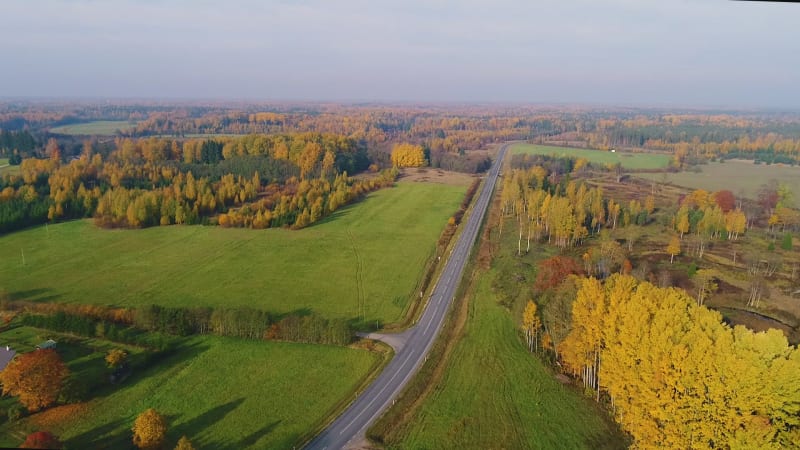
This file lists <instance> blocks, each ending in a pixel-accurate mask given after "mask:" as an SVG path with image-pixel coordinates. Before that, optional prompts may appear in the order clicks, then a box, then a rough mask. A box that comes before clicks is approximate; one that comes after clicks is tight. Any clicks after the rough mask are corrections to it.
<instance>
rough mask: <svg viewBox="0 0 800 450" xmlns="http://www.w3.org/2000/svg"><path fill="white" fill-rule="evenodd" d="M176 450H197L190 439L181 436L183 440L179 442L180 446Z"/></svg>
mask: <svg viewBox="0 0 800 450" xmlns="http://www.w3.org/2000/svg"><path fill="white" fill-rule="evenodd" d="M175 450H195V448H194V445H192V441H190V440H189V438H187V437H186V436H181V438H180V439H179V440H178V445H176V446H175Z"/></svg>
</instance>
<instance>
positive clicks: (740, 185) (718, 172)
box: [637, 161, 800, 199]
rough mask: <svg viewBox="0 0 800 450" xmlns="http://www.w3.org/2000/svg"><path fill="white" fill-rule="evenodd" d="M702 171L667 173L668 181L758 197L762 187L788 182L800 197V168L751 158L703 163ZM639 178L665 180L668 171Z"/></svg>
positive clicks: (679, 184)
mask: <svg viewBox="0 0 800 450" xmlns="http://www.w3.org/2000/svg"><path fill="white" fill-rule="evenodd" d="M700 170H702V172H700V173H695V172H679V173H668V174H666V181H667V182H668V183H672V184H675V185H678V186H684V187H688V188H692V189H705V190H707V191H719V190H722V189H728V190H730V191H732V192H733V193H734V194H735V195H738V196H742V195H743V196H744V197H745V198H756V197H757V195H758V189H759V187H760V186H761V185H762V184H764V183H767V182H768V181H770V180H777V181H778V182H781V183H786V184H788V185H789V186H790V187H791V189H792V191H793V192H794V194H795V199H798V198H800V167H791V166H785V165H782V164H770V165H767V164H753V163H752V162H751V161H726V162H724V163H720V162H712V163H708V164H704V165H702V166H700ZM637 176H638V177H641V178H645V179H648V180H656V181H659V182H660V181H662V180H664V179H665V174H660V173H642V174H637Z"/></svg>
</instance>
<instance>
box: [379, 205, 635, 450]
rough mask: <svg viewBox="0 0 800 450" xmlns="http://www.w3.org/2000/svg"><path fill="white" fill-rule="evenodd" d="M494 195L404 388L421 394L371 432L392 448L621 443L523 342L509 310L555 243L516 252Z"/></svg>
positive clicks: (604, 418)
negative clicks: (466, 268) (476, 243)
mask: <svg viewBox="0 0 800 450" xmlns="http://www.w3.org/2000/svg"><path fill="white" fill-rule="evenodd" d="M498 198H499V196H498V195H495V199H494V201H493V203H492V207H491V209H490V211H489V213H488V214H487V217H488V218H487V221H488V224H489V225H486V226H488V227H489V228H488V229H485V230H484V233H483V236H484V237H483V238H482V239H483V240H482V243H481V245H480V249H478V248H476V249H475V252H476V255H474V256H473V259H474V260H475V259H477V263H476V262H472V263H470V268H471V269H474V272H473V276H472V277H470V276H469V275H465V284H467V285H468V287H467V289H466V293H465V294H464V296H463V298H461V299H460V300H458V301H457V302H456V303H454V305H455V306H454V311H453V312H451V314H450V317H449V318H448V322H447V325H446V327H445V330H444V332H443V333H442V335H440V340H438V341H437V343H436V344H435V345H434V350H433V351H434V353H433V354H432V356H431V359H430V361H429V362H428V363H427V364H426V365H425V366H423V368H422V369H421V373H424V374H425V378H424V379H423V378H416V379H415V380H413V381H412V385H410V387H409V389H412V390H414V393H417V394H418V395H421V396H420V397H419V398H414V399H407V398H404V397H406V396H408V395H409V394H408V392H406V393H404V394H403V396H402V397H401V398H400V399H399V400H398V405H401V406H402V407H403V411H399V410H397V409H396V408H395V409H392V410H390V411H389V412H388V413H387V414H386V416H385V417H382V418H381V419H380V420H379V422H378V423H377V424H376V425H375V426H374V427H373V428H372V429H371V430H370V432H371V436H373V437H375V438H378V439H382V440H383V441H384V443H385V444H386V447H387V448H390V449H395V448H396V449H404V448H426V449H438V448H442V449H445V448H447V449H449V448H463V449H478V448H520V449H522V448H592V449H596V448H615V449H616V448H625V447H626V445H627V440H626V439H625V437H624V436H623V434H622V433H621V432H620V431H619V429H618V428H617V427H616V425H614V423H613V421H611V419H610V418H609V417H608V415H607V413H606V412H604V411H603V410H602V408H601V407H599V406H598V405H597V404H595V403H594V402H592V401H591V400H589V399H588V398H585V397H583V395H582V394H581V393H580V392H579V391H578V390H577V389H574V388H572V387H570V386H567V385H563V384H561V382H559V381H558V380H557V378H556V376H555V374H554V373H553V372H552V371H551V370H550V369H548V368H547V367H546V366H545V364H544V363H542V362H541V361H540V360H539V359H538V358H537V357H535V356H534V355H531V354H530V353H529V352H528V351H527V350H526V349H525V346H524V344H523V342H522V339H521V337H520V336H519V333H518V332H517V329H518V326H517V323H516V321H515V319H514V317H515V315H514V314H516V313H512V311H515V310H517V309H519V306H524V302H522V301H520V300H521V299H526V298H528V297H527V296H528V295H529V292H527V289H525V286H529V285H530V283H532V282H533V276H534V269H533V264H534V262H535V261H537V260H539V259H542V258H546V257H548V256H551V255H552V254H553V252H554V250H552V248H550V247H545V246H536V247H534V249H533V250H532V251H531V252H530V253H529V254H527V255H525V256H523V257H517V256H515V254H514V253H515V252H516V242H515V241H516V237H515V233H514V232H513V231H512V232H505V233H503V234H502V236H499V233H498V227H497V223H498V222H497V220H498V211H499V206H498V205H499V204H498V202H497V199H498ZM507 225H508V224H507ZM501 238H502V239H501ZM520 276H522V277H523V278H522V280H523V281H520ZM470 280H471V283H470ZM509 303H510V305H509ZM507 305H508V306H510V309H509V307H508V306H507ZM518 305H519V306H518ZM462 321H464V322H463V323H462ZM462 325H463V327H462ZM448 338H449V340H448V342H447V343H446V344H443V341H442V339H448ZM429 365H432V366H431V367H428V366H429ZM423 385H424V386H423ZM409 407H411V408H412V409H411V410H410V411H409V410H407V408H409Z"/></svg>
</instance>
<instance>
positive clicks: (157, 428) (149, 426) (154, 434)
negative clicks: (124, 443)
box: [132, 408, 167, 450]
mask: <svg viewBox="0 0 800 450" xmlns="http://www.w3.org/2000/svg"><path fill="white" fill-rule="evenodd" d="M132 431H133V444H134V445H135V446H137V447H139V448H141V449H148V450H149V449H157V448H160V447H161V445H162V444H163V443H164V438H165V437H166V434H167V421H166V419H164V416H162V415H161V414H159V413H158V411H156V410H155V409H153V408H149V409H148V410H146V411H145V412H143V413H141V414H139V417H137V418H136V421H135V422H133V428H132Z"/></svg>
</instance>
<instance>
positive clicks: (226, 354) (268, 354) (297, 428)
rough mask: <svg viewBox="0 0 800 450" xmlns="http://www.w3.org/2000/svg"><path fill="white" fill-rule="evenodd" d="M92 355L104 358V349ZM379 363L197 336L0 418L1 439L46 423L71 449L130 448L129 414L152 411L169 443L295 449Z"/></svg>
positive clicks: (323, 349) (372, 358)
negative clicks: (67, 401)
mask: <svg viewBox="0 0 800 450" xmlns="http://www.w3.org/2000/svg"><path fill="white" fill-rule="evenodd" d="M15 330H31V329H30V328H27V327H24V328H21V329H20V328H18V329H15ZM15 330H12V331H15ZM7 333H10V332H7ZM23 333H28V331H23ZM50 334H52V333H50ZM0 337H3V338H8V339H5V340H11V341H13V342H16V341H14V337H12V336H6V335H5V333H4V334H3V335H0ZM92 341H94V342H97V340H92ZM100 342H102V341H100ZM114 346H116V347H120V346H119V345H116V344H114ZM64 348H65V346H64V345H61V344H60V345H59V350H58V351H59V353H61V354H63V353H64V352H65V351H68V350H64ZM93 355H95V356H93V357H95V358H97V357H99V358H101V359H100V363H101V364H102V353H93ZM97 355H99V356H97ZM64 357H65V359H66V360H67V361H68V365H69V366H70V368H71V369H73V370H75V369H76V368H78V367H79V366H81V367H82V370H86V367H85V365H86V361H84V360H83V359H81V358H74V357H72V356H70V354H69V353H68V354H67V355H65V356H64ZM311 361H313V364H310V362H311ZM381 361H382V357H381V356H380V355H379V354H377V353H373V352H369V351H366V350H356V349H352V348H345V347H334V346H322V345H308V344H293V343H280V342H264V341H245V340H238V339H231V338H218V337H194V338H190V339H186V340H183V341H181V343H180V344H179V345H178V347H177V349H176V350H175V351H173V352H171V353H170V354H169V355H168V356H166V357H165V358H164V359H162V360H159V361H158V362H157V363H156V364H154V365H151V366H149V367H148V368H146V369H144V370H141V371H134V373H133V375H132V376H131V377H130V378H128V379H127V380H125V381H124V382H122V383H121V384H119V385H111V384H107V385H106V387H105V388H103V389H102V392H101V393H102V394H103V395H102V396H97V397H95V398H92V399H90V400H88V401H87V402H84V403H79V404H71V405H64V406H58V407H54V408H51V409H49V410H46V411H44V412H41V413H38V414H34V415H31V416H29V417H26V418H23V419H22V420H20V421H18V422H6V423H5V424H2V425H0V446H5V447H14V446H16V445H19V444H20V443H21V442H22V440H24V437H25V435H26V434H27V433H29V432H32V431H35V430H40V429H46V430H49V431H51V432H52V433H54V434H55V435H57V436H59V437H60V438H61V439H62V440H63V441H64V442H65V443H66V445H67V446H68V448H96V449H118V448H132V447H133V446H132V444H131V432H130V428H131V426H132V424H133V421H134V419H135V418H136V416H137V415H138V414H139V413H141V412H142V411H144V410H145V409H147V408H155V409H156V410H157V411H159V412H160V413H162V414H164V415H165V416H166V417H167V419H168V422H169V428H168V432H167V448H172V446H174V445H175V443H176V442H177V440H178V439H179V438H180V437H181V436H182V435H186V436H188V437H189V438H190V439H191V440H192V442H193V443H194V445H195V447H197V448H220V449H240V448H292V446H294V445H297V444H299V443H300V441H302V440H303V439H304V438H305V437H306V435H307V433H309V432H310V431H312V430H314V429H316V428H317V427H319V426H320V425H321V422H322V421H323V420H325V419H326V417H328V416H329V415H330V414H331V413H332V411H333V410H334V409H335V408H336V407H337V405H338V404H339V402H341V401H342V399H345V398H348V397H349V396H350V395H351V394H352V392H353V391H354V390H355V389H356V388H357V387H358V386H359V385H360V383H361V382H362V381H363V380H364V377H365V376H367V375H368V374H369V373H370V372H371V371H373V370H374V369H375V368H376V367H377V366H378V365H379V364H381Z"/></svg>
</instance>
